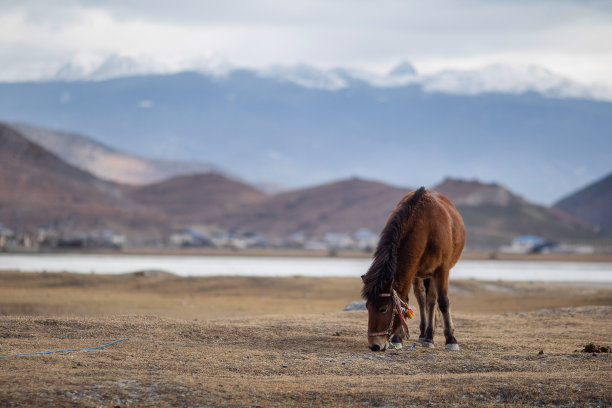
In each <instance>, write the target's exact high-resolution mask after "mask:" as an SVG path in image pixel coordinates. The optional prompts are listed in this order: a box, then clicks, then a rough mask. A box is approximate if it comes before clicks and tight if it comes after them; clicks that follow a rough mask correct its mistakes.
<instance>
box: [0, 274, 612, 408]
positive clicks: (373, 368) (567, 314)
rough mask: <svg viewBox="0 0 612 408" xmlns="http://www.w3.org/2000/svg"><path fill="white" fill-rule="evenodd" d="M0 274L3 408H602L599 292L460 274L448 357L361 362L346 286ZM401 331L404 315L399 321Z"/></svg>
mask: <svg viewBox="0 0 612 408" xmlns="http://www.w3.org/2000/svg"><path fill="white" fill-rule="evenodd" d="M151 275H152V276H147V274H142V275H141V276H139V275H125V276H100V275H73V274H26V273H17V272H1V273H0V355H7V354H14V353H25V352H37V351H47V350H57V349H66V348H80V347H91V346H98V345H102V344H106V343H109V342H111V341H113V340H116V339H120V338H128V339H129V340H126V341H123V342H120V343H117V344H114V345H112V346H109V347H107V348H105V349H101V350H90V351H78V352H69V353H56V354H46V355H35V356H20V357H8V358H0V406H121V407H123V406H288V405H292V406H312V405H314V406H318V405H328V406H388V407H392V406H426V405H436V406H472V405H491V404H499V405H502V406H503V405H507V406H521V405H522V406H534V405H546V406H553V405H554V406H573V405H576V406H611V405H612V391H610V390H611V389H612V354H609V353H596V354H592V353H583V352H580V351H577V350H580V349H582V348H583V347H584V346H585V345H586V344H587V343H595V344H598V345H602V346H609V345H610V343H611V339H612V290H611V289H610V288H606V287H597V286H566V285H553V284H529V283H512V284H510V283H499V282H476V281H457V282H454V283H453V286H452V288H451V289H452V290H451V292H452V293H451V303H452V305H453V311H454V320H455V325H456V336H457V338H458V340H459V342H460V345H461V351H459V352H451V351H446V350H444V349H443V347H441V346H443V338H442V336H441V333H440V334H438V335H437V336H436V340H437V345H438V348H436V349H423V348H417V349H416V350H415V351H387V352H384V353H373V352H371V351H369V350H368V349H367V348H366V339H365V335H364V333H365V330H366V327H365V326H366V321H367V313H366V312H364V311H357V312H342V311H341V310H342V308H343V307H344V305H346V304H347V303H349V302H350V301H354V300H358V297H359V289H360V282H359V280H358V279H334V278H329V279H317V278H279V279H273V278H268V279H265V278H177V277H174V276H168V275H164V274H151ZM409 324H410V326H411V328H413V330H415V329H416V326H417V324H416V322H415V321H412V322H409Z"/></svg>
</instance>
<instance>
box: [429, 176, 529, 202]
mask: <svg viewBox="0 0 612 408" xmlns="http://www.w3.org/2000/svg"><path fill="white" fill-rule="evenodd" d="M434 190H436V191H439V192H440V193H442V194H444V195H445V196H447V197H448V198H450V199H451V200H452V201H453V203H455V205H470V206H478V205H489V204H492V205H502V206H505V205H510V204H520V203H524V202H525V201H524V200H523V199H522V198H521V197H519V196H517V195H515V194H513V193H511V192H510V191H508V190H507V189H506V188H505V187H503V186H500V185H499V184H495V183H491V184H485V183H481V182H479V181H477V180H472V181H466V180H457V179H452V178H447V179H446V180H444V181H443V182H442V183H440V184H438V185H437V186H435V187H434Z"/></svg>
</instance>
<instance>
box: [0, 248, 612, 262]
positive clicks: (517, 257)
mask: <svg viewBox="0 0 612 408" xmlns="http://www.w3.org/2000/svg"><path fill="white" fill-rule="evenodd" d="M2 254H21V255H25V254H32V255H37V254H44V255H53V254H62V255H66V254H78V255H89V254H92V255H156V256H164V255H168V256H177V255H180V256H211V257H215V256H235V257H278V258H356V259H365V258H372V252H369V251H368V252H366V251H358V250H338V251H322V250H317V251H310V250H305V249H277V248H250V249H217V248H215V249H211V248H125V249H117V250H114V249H91V248H88V249H82V250H75V249H70V250H45V249H43V250H31V249H23V248H18V249H8V250H7V249H4V250H3V251H0V256H2ZM461 260H470V261H478V260H483V261H497V260H499V261H529V262H537V261H545V262H612V253H594V254H565V253H548V254H512V253H502V252H497V251H466V252H464V253H463V254H462V256H461Z"/></svg>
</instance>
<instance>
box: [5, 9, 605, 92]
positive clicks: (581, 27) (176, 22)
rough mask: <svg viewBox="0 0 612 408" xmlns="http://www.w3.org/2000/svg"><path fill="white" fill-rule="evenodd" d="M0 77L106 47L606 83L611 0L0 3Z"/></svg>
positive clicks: (24, 75)
mask: <svg viewBox="0 0 612 408" xmlns="http://www.w3.org/2000/svg"><path fill="white" fill-rule="evenodd" d="M0 27H2V35H1V36H0V80H18V79H36V78H41V77H50V76H53V75H54V74H55V72H57V70H58V69H59V68H60V67H61V66H63V65H64V64H65V63H66V62H68V61H71V60H72V61H77V62H78V63H80V64H84V65H87V64H95V63H99V62H100V61H101V60H102V59H104V58H105V57H106V56H108V55H110V54H119V55H126V56H131V57H137V58H141V59H143V60H146V61H150V62H151V64H157V65H158V66H160V67H162V66H163V67H165V69H167V70H178V69H185V68H192V67H198V66H202V65H206V64H208V65H211V64H212V65H218V66H224V65H231V66H240V67H252V68H264V67H269V66H271V65H293V64H297V63H306V64H310V65H313V66H316V67H321V68H331V67H338V66H342V67H351V68H359V69H366V70H372V71H377V72H383V71H386V70H388V69H390V68H391V67H392V66H393V65H395V64H397V63H398V62H400V61H402V60H407V61H410V62H412V63H413V64H414V65H415V66H416V68H417V70H418V71H419V72H421V73H429V72H435V71H440V70H443V69H473V68H481V67H484V66H487V65H492V64H500V63H501V64H512V65H530V64H535V65H540V66H542V67H545V68H548V69H549V70H551V71H553V72H554V73H556V74H560V75H563V76H567V77H568V78H570V79H573V80H575V81H578V82H581V83H583V84H594V83H601V84H606V85H607V86H608V87H610V86H612V75H610V74H611V73H612V41H610V38H612V2H610V1H588V0H587V1H569V0H551V1H520V0H515V1H502V0H498V1H495V0H466V1H444V0H443V1H405V0H402V1H391V0H387V1H362V0H345V1H340V0H339V1H313V0H308V1H306V0H303V1H302V0H298V1H282V0H269V1H239V0H224V1H217V0H212V1H186V0H174V1H159V0H158V1H148V0H147V1H145V0H140V1H130V2H127V1H119V0H117V1H93V0H81V1H77V0H73V1H63V2H49V1H6V0H4V1H2V2H0Z"/></svg>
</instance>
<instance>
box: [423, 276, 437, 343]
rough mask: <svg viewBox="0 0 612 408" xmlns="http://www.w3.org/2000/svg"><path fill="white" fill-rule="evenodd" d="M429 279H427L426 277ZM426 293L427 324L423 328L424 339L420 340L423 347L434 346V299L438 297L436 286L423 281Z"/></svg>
mask: <svg viewBox="0 0 612 408" xmlns="http://www.w3.org/2000/svg"><path fill="white" fill-rule="evenodd" d="M428 280H429V279H428ZM425 287H426V290H427V295H426V297H425V305H426V307H427V312H426V315H427V316H426V321H427V326H426V328H425V339H424V340H423V341H422V342H421V345H422V346H423V347H434V339H433V338H434V330H435V323H436V319H435V313H436V301H437V299H438V292H437V286H436V285H435V284H433V285H432V284H431V281H430V282H429V283H427V282H425Z"/></svg>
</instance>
